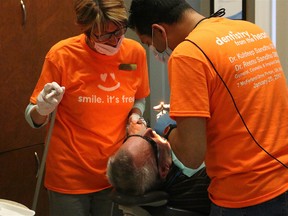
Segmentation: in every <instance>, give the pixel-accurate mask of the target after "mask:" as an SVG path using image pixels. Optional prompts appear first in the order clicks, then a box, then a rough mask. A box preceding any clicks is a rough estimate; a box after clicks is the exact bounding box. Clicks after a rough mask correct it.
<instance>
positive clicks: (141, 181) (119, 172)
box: [107, 129, 172, 195]
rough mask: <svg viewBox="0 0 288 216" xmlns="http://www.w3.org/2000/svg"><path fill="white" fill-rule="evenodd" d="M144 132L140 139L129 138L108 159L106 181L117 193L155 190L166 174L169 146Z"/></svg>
mask: <svg viewBox="0 0 288 216" xmlns="http://www.w3.org/2000/svg"><path fill="white" fill-rule="evenodd" d="M159 138H160V137H159V136H158V135H157V134H155V132H153V131H152V130H151V129H147V130H146V131H145V133H144V134H143V136H140V135H132V136H129V137H128V138H127V140H126V141H125V142H124V143H123V145H122V146H121V147H120V148H119V150H118V151H117V152H116V153H115V154H114V155H113V156H112V157H110V159H109V161H108V167H107V177H108V180H109V181H110V183H111V184H112V186H113V187H114V188H115V189H116V190H117V191H118V192H122V193H126V194H130V195H141V194H144V193H145V192H147V191H150V190H152V189H155V188H156V187H157V186H158V185H159V184H160V183H161V181H162V180H163V179H164V178H165V177H166V175H167V174H168V171H169V168H170V165H171V163H172V160H171V149H170V145H169V144H168V143H167V142H166V141H164V140H163V139H161V138H160V139H159Z"/></svg>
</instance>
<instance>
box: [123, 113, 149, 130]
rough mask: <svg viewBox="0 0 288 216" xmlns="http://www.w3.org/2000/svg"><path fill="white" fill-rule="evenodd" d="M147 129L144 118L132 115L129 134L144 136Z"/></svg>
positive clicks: (135, 114)
mask: <svg viewBox="0 0 288 216" xmlns="http://www.w3.org/2000/svg"><path fill="white" fill-rule="evenodd" d="M146 127H147V123H146V121H145V119H144V118H143V117H141V116H140V115H139V114H137V113H132V114H131V115H130V116H129V119H128V125H127V133H128V135H131V134H140V135H142V134H143V133H144V132H145V130H146Z"/></svg>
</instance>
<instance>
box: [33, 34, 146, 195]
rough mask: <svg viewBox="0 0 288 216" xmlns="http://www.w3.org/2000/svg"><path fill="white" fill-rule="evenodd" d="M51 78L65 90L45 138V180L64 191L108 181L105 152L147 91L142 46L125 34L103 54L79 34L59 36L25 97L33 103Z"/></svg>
mask: <svg viewBox="0 0 288 216" xmlns="http://www.w3.org/2000/svg"><path fill="white" fill-rule="evenodd" d="M121 64H128V67H127V66H126V67H125V66H124V67H121V66H120V65H121ZM129 64H132V67H131V66H129ZM119 68H120V69H119ZM52 81H55V82H57V83H58V84H59V85H60V86H65V94H64V96H63V99H62V101H61V103H60V104H59V105H58V108H57V115H56V120H55V125H54V129H53V134H52V137H51V140H50V146H49V152H48V155H47V161H46V176H45V186H46V187H47V188H48V189H49V190H53V191H56V192H60V193H68V194H82V193H90V192H96V191H100V190H102V189H105V188H108V187H110V184H109V183H108V180H107V178H106V166H107V161H108V158H109V156H111V155H112V154H113V153H114V152H115V151H116V150H117V149H118V148H119V146H120V145H121V144H122V142H123V139H124V138H125V133H126V123H127V117H128V114H129V112H130V110H131V108H132V106H133V104H134V100H135V99H140V98H145V97H147V96H148V95H149V93H150V89H149V80H148V69H147V61H146V52H145V50H144V48H143V47H142V46H141V45H140V44H139V43H138V42H136V41H133V40H131V39H127V38H124V40H123V42H122V45H121V48H120V50H119V52H118V53H117V54H115V55H113V56H106V55H102V54H99V53H96V52H94V51H92V50H91V49H90V48H89V47H88V46H87V44H86V43H85V36H84V35H83V34H81V35H79V36H75V37H72V38H69V39H66V40H63V41H60V42H59V43H57V44H56V45H54V46H53V47H52V48H51V50H50V51H49V52H48V54H47V55H46V58H45V62H44V65H43V69H42V73H41V76H40V78H39V80H38V83H37V85H36V88H35V90H34V92H33V95H32V96H31V99H30V101H31V102H32V103H34V104H35V103H36V98H37V95H38V94H39V92H40V91H41V90H42V89H43V86H44V85H45V84H46V83H48V82H52Z"/></svg>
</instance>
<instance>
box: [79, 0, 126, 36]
mask: <svg viewBox="0 0 288 216" xmlns="http://www.w3.org/2000/svg"><path fill="white" fill-rule="evenodd" d="M74 9H75V12H76V19H77V24H78V25H79V26H80V27H81V30H82V31H83V32H84V33H85V34H86V35H87V36H88V37H90V35H91V33H92V32H93V31H94V29H95V28H97V29H98V32H99V33H100V34H101V33H102V32H104V31H105V28H106V26H107V24H108V23H109V22H113V23H115V24H116V25H117V26H123V25H127V22H128V17H127V10H126V7H125V4H124V0H74Z"/></svg>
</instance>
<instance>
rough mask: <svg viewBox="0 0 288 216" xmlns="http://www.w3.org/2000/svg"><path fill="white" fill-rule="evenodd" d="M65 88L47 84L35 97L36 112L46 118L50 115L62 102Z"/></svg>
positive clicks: (56, 84)
mask: <svg viewBox="0 0 288 216" xmlns="http://www.w3.org/2000/svg"><path fill="white" fill-rule="evenodd" d="M64 92H65V87H61V86H59V85H58V83H56V82H52V83H47V84H46V85H45V86H44V88H43V90H42V91H41V92H40V93H39V95H38V97H37V103H36V110H37V112H38V113H39V114H40V115H42V116H46V115H49V114H50V113H52V112H53V111H54V110H55V108H56V106H57V105H58V104H59V103H60V101H61V100H62V97H63V95H64Z"/></svg>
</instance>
